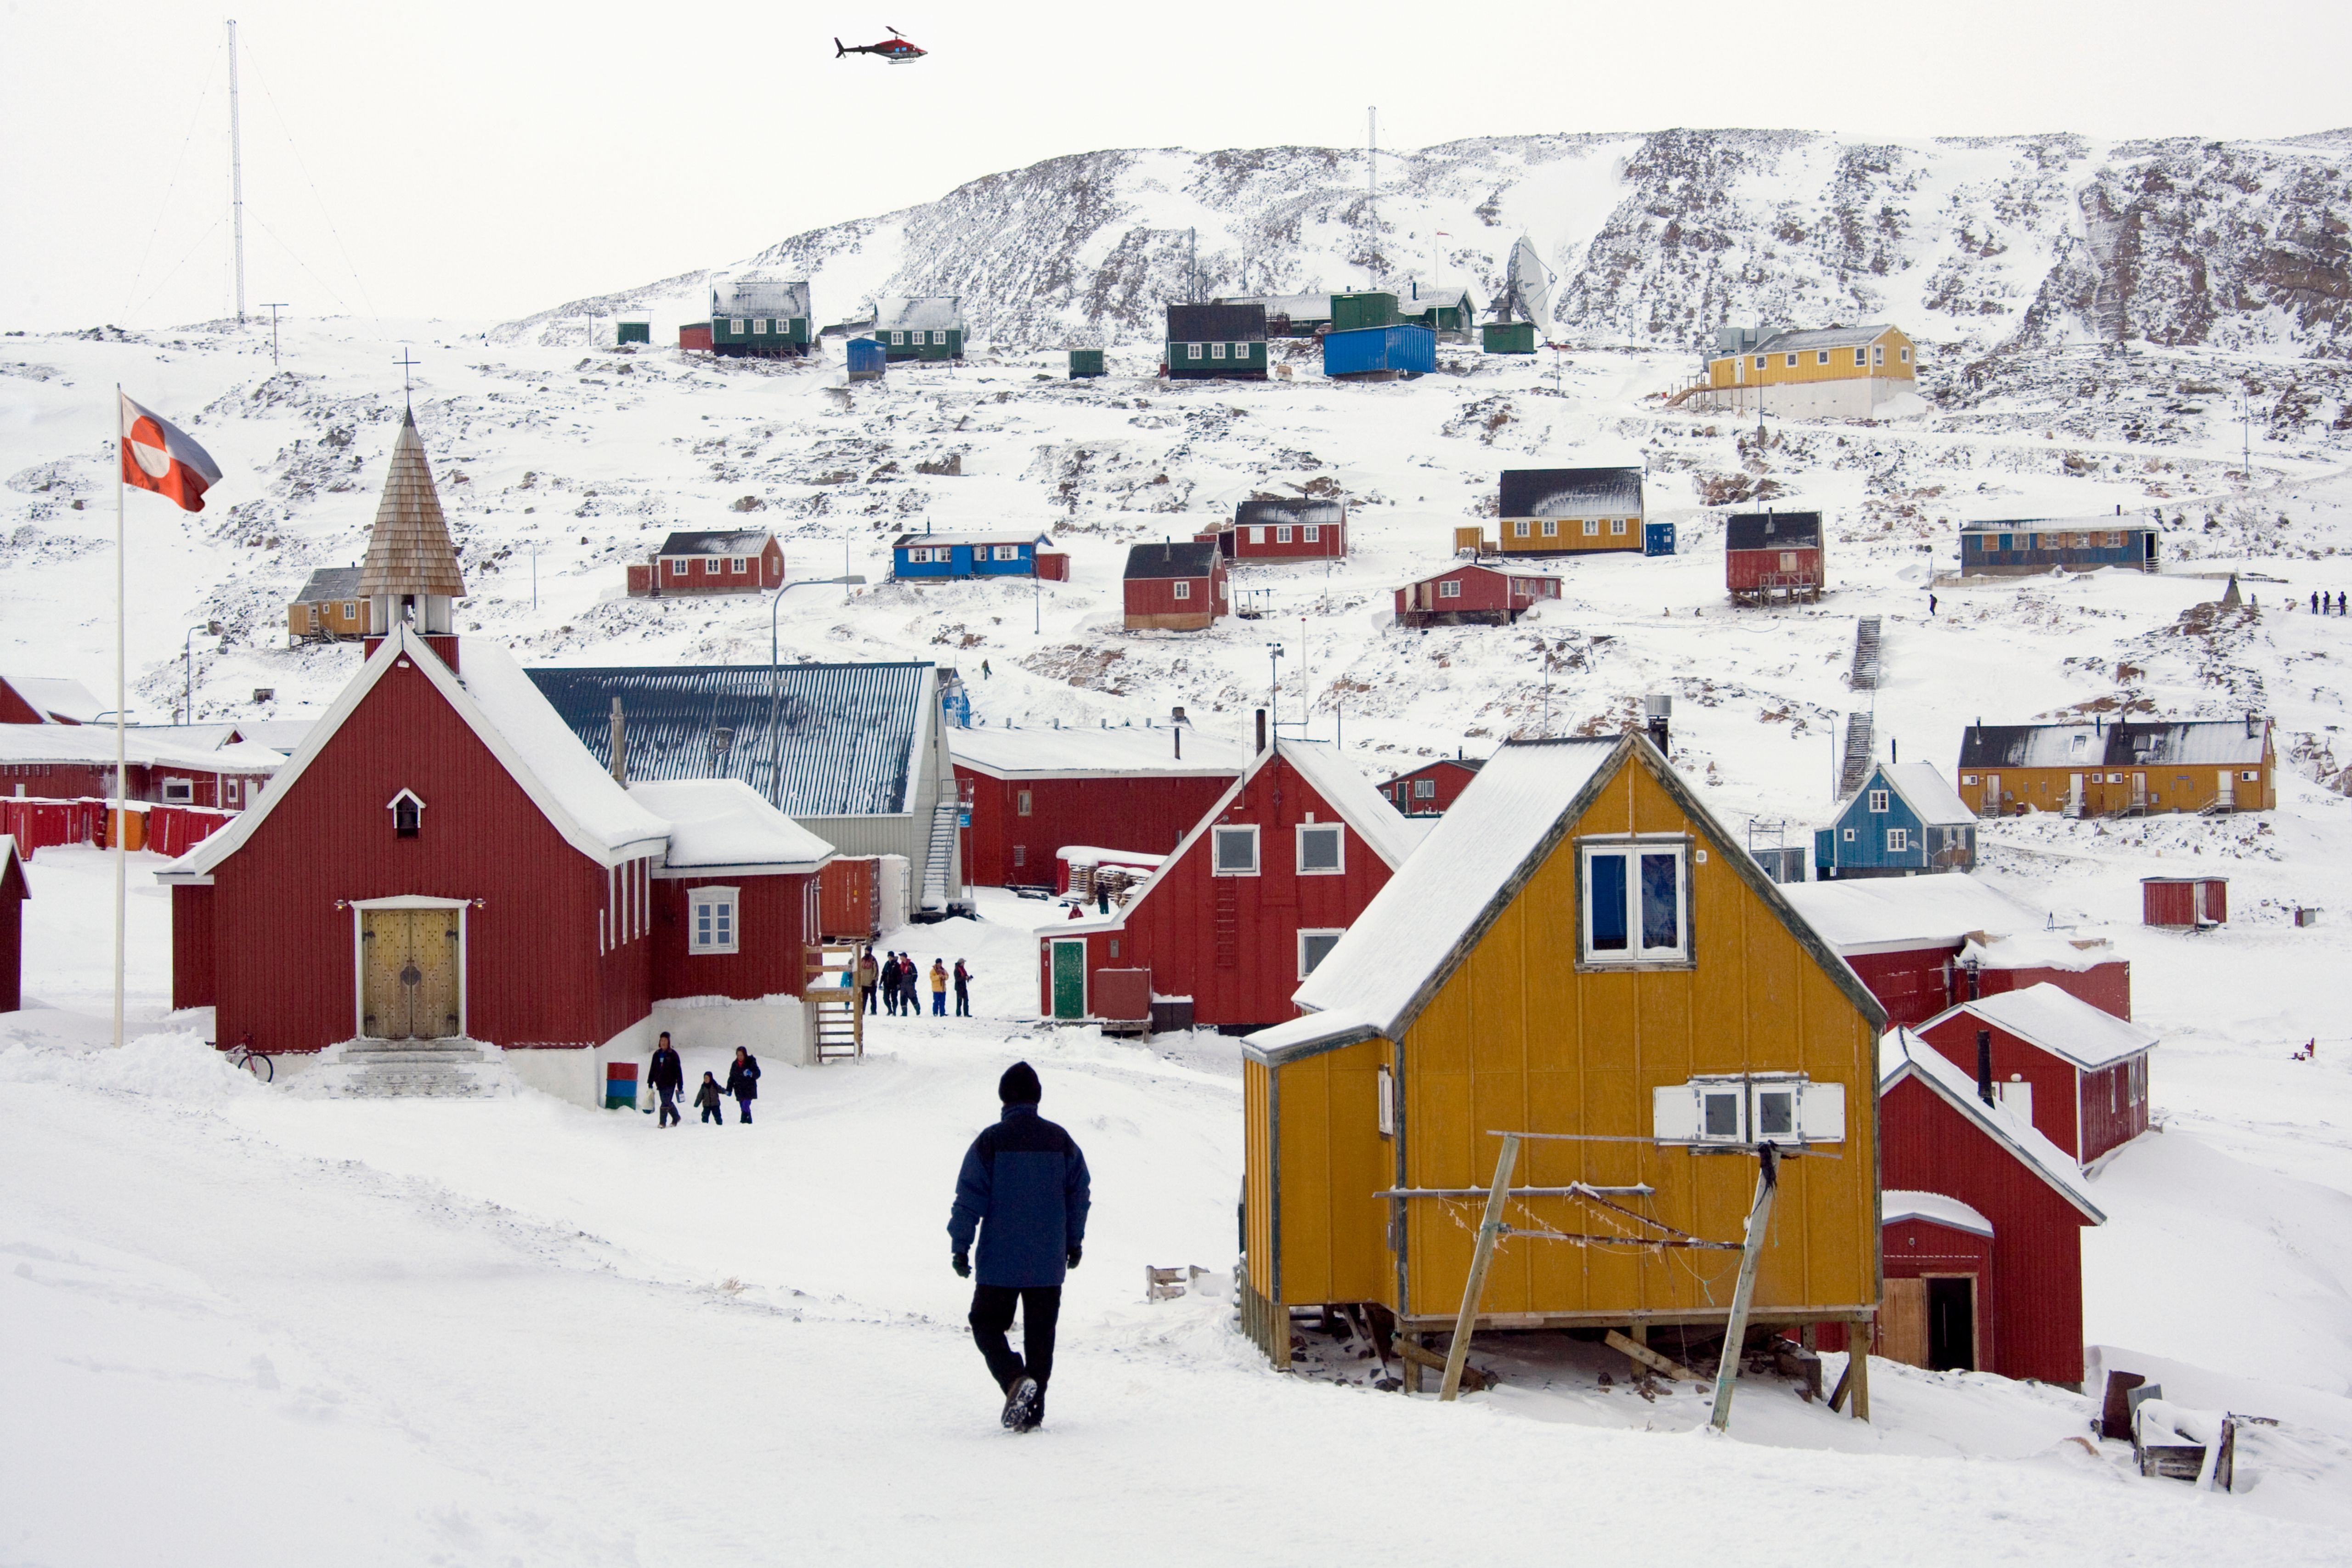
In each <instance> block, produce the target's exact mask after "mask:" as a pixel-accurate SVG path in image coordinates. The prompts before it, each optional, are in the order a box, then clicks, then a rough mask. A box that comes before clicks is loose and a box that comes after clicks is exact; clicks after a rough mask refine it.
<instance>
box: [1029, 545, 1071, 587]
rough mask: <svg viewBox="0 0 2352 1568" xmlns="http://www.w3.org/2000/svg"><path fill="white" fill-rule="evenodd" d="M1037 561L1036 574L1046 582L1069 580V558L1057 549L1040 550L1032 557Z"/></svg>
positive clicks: (1064, 581)
mask: <svg viewBox="0 0 2352 1568" xmlns="http://www.w3.org/2000/svg"><path fill="white" fill-rule="evenodd" d="M1032 559H1034V561H1035V562H1036V563H1037V575H1038V576H1040V577H1043V578H1044V579H1045V581H1047V582H1048V583H1066V582H1068V581H1069V580H1070V558H1069V557H1068V556H1067V555H1065V554H1063V553H1062V552H1060V551H1058V550H1040V551H1038V552H1036V554H1035V555H1034V557H1032Z"/></svg>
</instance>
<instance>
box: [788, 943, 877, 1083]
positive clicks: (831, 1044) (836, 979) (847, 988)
mask: <svg viewBox="0 0 2352 1568" xmlns="http://www.w3.org/2000/svg"><path fill="white" fill-rule="evenodd" d="M864 955H865V949H864V948H863V947H862V946H861V945H859V944H857V943H856V942H851V943H847V944H845V945H842V946H828V947H813V948H811V949H809V964H808V984H807V985H806V986H804V987H803V989H802V992H801V996H802V999H803V1001H805V1002H807V1003H808V1005H809V1011H810V1012H811V1014H813V1015H814V1025H815V1027H816V1059H817V1061H818V1063H819V1064H820V1065H821V1064H823V1063H825V1062H854V1061H857V1060H859V1059H861V1058H863V1057H864V1056H865V1055H866V1014H865V1011H864V1009H863V1007H862V1006H861V1005H860V1003H861V995H860V992H859V990H858V986H857V961H858V960H859V959H860V958H861V957H863V956H864ZM843 975H847V976H848V977H849V984H846V985H844V984H842V983H841V978H842V976H843Z"/></svg>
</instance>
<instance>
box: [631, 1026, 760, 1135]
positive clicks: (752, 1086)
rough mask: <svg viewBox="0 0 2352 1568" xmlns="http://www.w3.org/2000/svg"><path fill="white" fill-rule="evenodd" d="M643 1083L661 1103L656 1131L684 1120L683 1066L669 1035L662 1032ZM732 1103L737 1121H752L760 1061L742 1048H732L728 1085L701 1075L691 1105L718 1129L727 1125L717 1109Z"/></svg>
mask: <svg viewBox="0 0 2352 1568" xmlns="http://www.w3.org/2000/svg"><path fill="white" fill-rule="evenodd" d="M646 1083H647V1084H648V1085H650V1086H651V1087H652V1089H653V1091H654V1093H655V1094H656V1095H657V1096H658V1097H659V1098H660V1100H661V1120H660V1121H657V1122H656V1123H655V1125H656V1126H659V1127H676V1126H677V1125H678V1124H679V1123H681V1122H683V1121H685V1120H686V1118H685V1117H683V1116H682V1115H680V1114H679V1112H678V1109H677V1097H678V1096H679V1095H681V1094H683V1093H685V1092H686V1064H685V1063H683V1062H681V1061H679V1060H678V1057H677V1050H676V1049H675V1048H674V1047H672V1046H671V1045H670V1043H669V1031H668V1030H667V1029H664V1030H663V1031H662V1037H661V1041H660V1043H659V1044H658V1045H656V1047H654V1059H653V1065H652V1067H651V1068H650V1069H649V1070H648V1071H647V1072H646ZM730 1098H731V1099H733V1100H734V1101H735V1108H736V1114H737V1120H738V1121H740V1122H749V1121H751V1102H752V1101H753V1100H757V1099H759V1098H760V1058H757V1057H755V1056H753V1055H752V1054H751V1052H750V1051H749V1050H747V1049H745V1048H744V1047H741V1046H738V1047H735V1059H734V1060H733V1061H731V1062H730V1063H728V1064H727V1082H726V1084H725V1085H724V1086H723V1087H722V1086H721V1085H720V1084H719V1077H718V1075H717V1074H716V1073H708V1072H707V1073H704V1074H703V1075H702V1087H701V1088H699V1089H696V1090H695V1092H694V1103H695V1106H696V1108H697V1109H698V1110H700V1111H701V1112H702V1120H703V1121H705V1122H709V1123H714V1124H716V1125H718V1126H721V1127H723V1126H725V1125H726V1124H727V1113H726V1112H725V1111H724V1110H721V1109H720V1105H721V1103H722V1102H723V1101H724V1100H727V1099H730Z"/></svg>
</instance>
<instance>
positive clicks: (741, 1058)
mask: <svg viewBox="0 0 2352 1568" xmlns="http://www.w3.org/2000/svg"><path fill="white" fill-rule="evenodd" d="M727 1092H728V1093H730V1094H731V1095H733V1096H734V1097H735V1109H736V1112H737V1114H738V1116H739V1117H740V1119H741V1121H742V1122H743V1124H744V1125H745V1126H749V1125H751V1102H752V1101H753V1100H757V1099H759V1098H760V1058H757V1057H755V1056H753V1055H752V1054H751V1051H750V1049H749V1048H747V1047H742V1046H738V1047H735V1059H734V1060H733V1061H731V1062H730V1063H729V1064H728V1065H727Z"/></svg>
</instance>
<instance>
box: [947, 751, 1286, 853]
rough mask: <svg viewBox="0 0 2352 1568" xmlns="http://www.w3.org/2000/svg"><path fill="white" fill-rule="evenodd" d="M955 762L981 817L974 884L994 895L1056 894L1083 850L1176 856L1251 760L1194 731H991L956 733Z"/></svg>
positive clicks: (972, 832)
mask: <svg viewBox="0 0 2352 1568" xmlns="http://www.w3.org/2000/svg"><path fill="white" fill-rule="evenodd" d="M948 750H949V752H950V755H951V756H952V758H953V759H954V763H955V775H956V784H957V786H958V787H959V788H960V789H961V791H962V793H963V798H964V799H965V801H966V802H968V803H969V804H970V806H971V826H970V827H969V828H968V829H967V830H966V832H965V835H964V862H963V863H964V868H965V876H966V878H967V879H969V880H970V881H971V882H972V883H973V884H974V885H975V886H978V887H983V888H1047V887H1052V886H1054V884H1055V868H1054V857H1055V853H1056V852H1057V851H1058V850H1060V849H1062V848H1063V847H1066V846H1068V845H1073V844H1108V845H1110V846H1113V847H1117V848H1120V849H1128V850H1136V851H1142V852H1146V853H1150V854H1153V855H1165V854H1166V853H1167V852H1168V851H1169V850H1171V849H1172V848H1174V847H1176V843H1177V841H1178V840H1179V839H1181V838H1182V837H1184V835H1185V834H1186V833H1187V832H1188V831H1190V830H1191V828H1192V825H1193V824H1194V823H1196V822H1198V821H1200V820H1201V814H1202V812H1204V811H1206V810H1208V809H1209V807H1210V806H1211V805H1213V804H1214V803H1215V801H1216V799H1217V797H1218V796H1219V795H1223V794H1224V793H1225V791H1226V790H1227V789H1229V788H1231V787H1232V785H1233V782H1234V780H1235V779H1237V778H1239V777H1240V776H1241V773H1242V769H1243V768H1244V767H1245V766H1247V765H1248V763H1249V760H1250V757H1249V751H1248V749H1247V748H1246V747H1244V746H1240V745H1236V744H1234V742H1231V741H1224V740H1218V739H1215V738H1213V737H1211V736H1206V735H1202V733H1200V732H1199V731H1196V730H1194V729H1193V728H1192V726H1191V725H1189V724H1183V723H1173V724H1167V725H1160V724H1152V725H1148V726H1142V727H1138V726H1134V725H1122V726H1120V727H1119V728H1118V729H1115V730H1111V729H1097V730H1080V729H1067V730H1056V729H1051V728H1046V729H1038V728H1035V727H1034V726H1032V727H1029V728H1020V727H1016V726H1013V725H1009V724H983V725H979V726H976V727H971V728H965V729H951V730H950V731H948Z"/></svg>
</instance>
